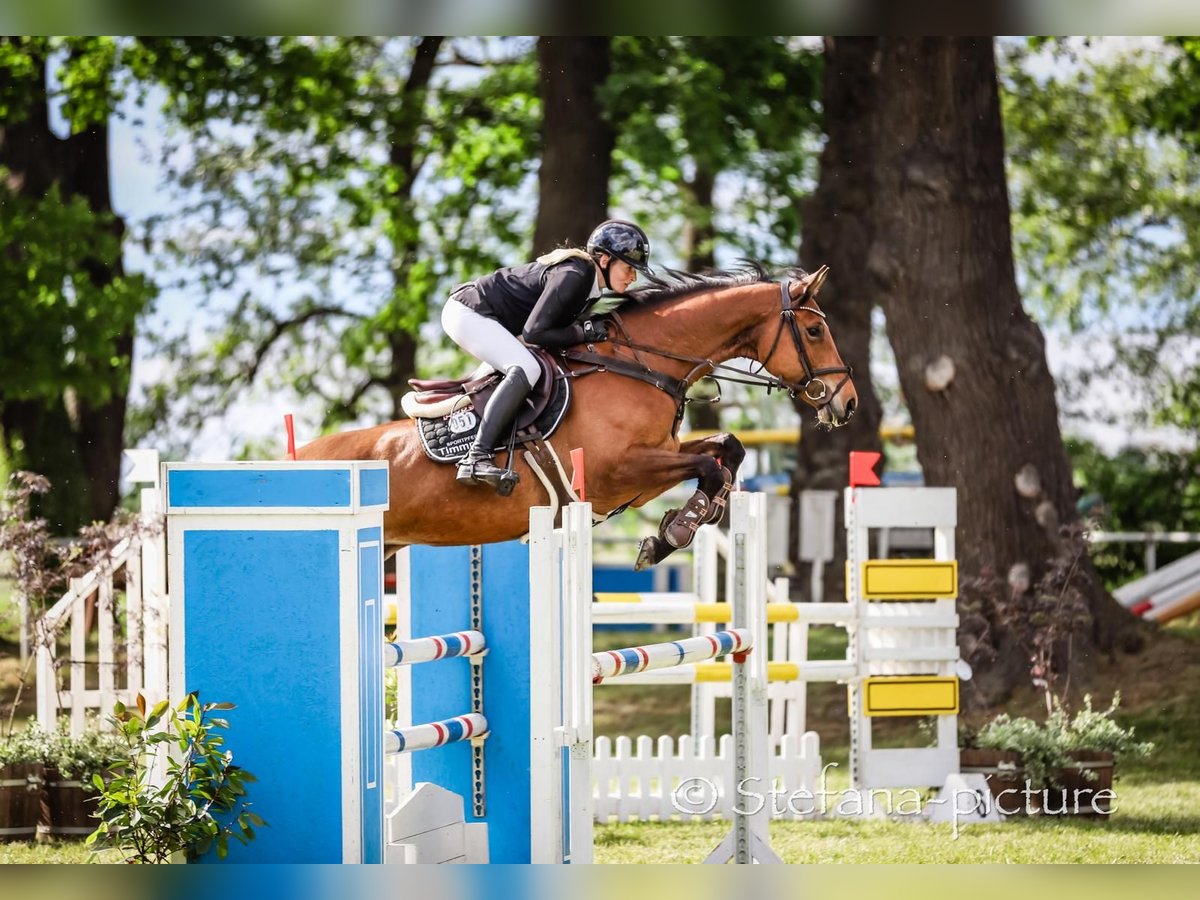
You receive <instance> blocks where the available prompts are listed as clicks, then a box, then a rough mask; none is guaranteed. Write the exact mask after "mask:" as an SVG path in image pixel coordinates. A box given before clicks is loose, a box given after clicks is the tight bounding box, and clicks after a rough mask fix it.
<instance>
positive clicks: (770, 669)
mask: <svg viewBox="0 0 1200 900" xmlns="http://www.w3.org/2000/svg"><path fill="white" fill-rule="evenodd" d="M695 666H696V670H695V671H696V678H695V681H696V683H697V684H698V683H700V682H701V681H731V680H732V679H733V666H732V665H731V664H729V663H719V662H715V663H696V664H695ZM664 671H670V670H669V669H667V670H664ZM799 680H800V666H799V665H798V664H797V663H790V662H768V663H767V681H799Z"/></svg>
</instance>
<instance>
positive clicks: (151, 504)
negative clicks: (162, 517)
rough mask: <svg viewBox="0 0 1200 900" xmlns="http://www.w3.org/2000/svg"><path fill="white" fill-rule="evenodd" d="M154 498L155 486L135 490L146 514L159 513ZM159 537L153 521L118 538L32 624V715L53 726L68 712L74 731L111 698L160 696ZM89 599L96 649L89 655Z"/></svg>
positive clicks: (163, 601) (163, 627) (162, 549)
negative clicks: (65, 645) (136, 534)
mask: <svg viewBox="0 0 1200 900" xmlns="http://www.w3.org/2000/svg"><path fill="white" fill-rule="evenodd" d="M159 502H160V501H159V495H158V492H157V491H156V490H154V489H146V490H143V491H142V515H143V517H145V518H146V519H147V521H154V520H156V519H157V518H158V515H159V509H160V507H159ZM165 540H166V539H165V536H164V535H163V533H162V530H161V528H154V529H151V530H150V531H149V532H148V533H147V534H146V535H144V536H142V537H140V538H126V539H125V540H123V541H121V542H120V543H118V544H117V546H116V547H114V548H113V550H112V551H111V553H109V555H108V557H107V559H105V560H104V561H103V562H102V563H101V564H100V565H98V566H97V567H96V568H94V569H93V570H92V571H90V572H88V573H87V574H86V575H84V576H83V577H82V578H72V579H71V581H70V588H69V589H68V591H67V592H66V593H65V594H64V595H63V596H62V598H61V599H60V600H59V601H58V602H57V603H55V604H54V606H52V607H51V608H50V609H49V610H48V611H47V612H46V613H45V615H43V616H42V617H41V618H40V619H39V620H38V621H37V622H36V623H35V628H34V637H35V652H36V654H37V718H38V722H39V723H40V724H41V726H42V727H43V728H44V729H47V730H52V729H54V728H56V727H57V726H58V718H59V715H60V714H61V713H63V712H69V714H70V727H71V733H72V734H79V733H81V732H82V731H83V729H84V727H85V725H86V724H87V718H88V713H89V712H94V713H96V715H97V718H98V719H99V721H100V722H101V724H103V722H104V720H105V718H106V717H107V716H108V715H109V713H111V712H112V708H113V705H114V704H115V703H116V702H117V701H118V700H120V701H121V702H123V703H127V704H128V703H132V702H133V701H134V700H135V699H136V697H137V695H138V693H143V694H146V695H147V699H148V700H149V701H150V702H152V703H153V702H157V701H158V700H161V699H164V698H166V696H167V621H168V612H167V594H166V566H165V562H166V543H165ZM122 579H123V583H124V587H123V589H121V587H120V585H121V583H122ZM93 603H94V610H95V627H96V631H97V640H98V652H97V657H96V659H89V658H88V637H89V631H90V630H91V625H92V622H91V621H90V620H89V618H90V617H89V615H88V608H89V606H91V605H92V604H93ZM68 627H69V629H70V654H69V656H68V657H67V658H66V659H61V658H59V656H58V643H59V637H60V635H61V634H62V633H63V631H64V630H65V629H67V628H68ZM64 673H65V674H66V678H65V679H64V678H63V677H62V676H63V674H64Z"/></svg>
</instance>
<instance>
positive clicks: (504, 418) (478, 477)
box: [455, 366, 532, 497]
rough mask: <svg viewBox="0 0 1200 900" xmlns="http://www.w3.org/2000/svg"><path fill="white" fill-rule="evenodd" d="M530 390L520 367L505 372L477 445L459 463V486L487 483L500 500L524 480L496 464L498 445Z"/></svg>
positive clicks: (476, 437)
mask: <svg viewBox="0 0 1200 900" xmlns="http://www.w3.org/2000/svg"><path fill="white" fill-rule="evenodd" d="M530 390H532V388H530V386H529V379H528V378H527V377H526V376H525V370H524V369H522V368H521V367H520V366H512V367H511V368H510V369H508V370H507V371H506V372H505V373H504V380H503V381H501V382H500V385H499V386H498V387H497V388H496V390H495V392H494V393H493V394H492V399H491V400H489V401H488V405H487V408H485V409H484V411H483V418H482V419H481V420H480V422H479V431H478V432H476V434H475V442H474V443H473V444H471V449H470V450H468V451H467V455H466V456H464V457H463V458H462V459H461V460H460V461H459V463H458V473H457V475H456V476H455V478H456V480H457V481H458V483H459V484H488V485H491V486H492V487H494V488H495V489H496V493H498V494H499V495H500V496H501V497H507V496H508V495H509V494H511V493H512V492H513V488H515V487H516V486H517V482H519V481H520V480H521V477H520V476H519V475H518V474H517V473H516V472H513V471H512V470H511V469H502V468H500V467H499V466H497V465H496V464H495V462H494V460H495V459H496V445H497V444H498V443H500V441H501V439H502V438H503V437H504V435H505V434H506V433H507V432H508V431H511V430H512V424H513V420H514V419H515V418H516V416H517V412H518V411H520V409H521V404H523V403H524V402H525V398H526V397H528V396H529V392H530Z"/></svg>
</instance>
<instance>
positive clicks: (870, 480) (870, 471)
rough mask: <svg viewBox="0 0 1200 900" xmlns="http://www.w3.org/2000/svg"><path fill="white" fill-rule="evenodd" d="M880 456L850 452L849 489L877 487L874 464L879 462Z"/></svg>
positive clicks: (858, 451) (861, 451)
mask: <svg viewBox="0 0 1200 900" xmlns="http://www.w3.org/2000/svg"><path fill="white" fill-rule="evenodd" d="M879 458H880V454H878V453H868V452H867V451H865V450H851V451H850V487H877V486H878V485H879V476H878V475H876V474H875V464H876V463H877V462H879Z"/></svg>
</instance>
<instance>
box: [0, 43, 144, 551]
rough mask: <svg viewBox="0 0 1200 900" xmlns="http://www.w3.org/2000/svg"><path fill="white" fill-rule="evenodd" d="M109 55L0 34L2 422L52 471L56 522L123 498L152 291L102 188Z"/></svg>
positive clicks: (38, 465)
mask: <svg viewBox="0 0 1200 900" xmlns="http://www.w3.org/2000/svg"><path fill="white" fill-rule="evenodd" d="M115 57H116V44H115V42H114V41H112V40H110V39H104V38H73V39H69V40H52V39H47V38H3V39H0V107H3V112H2V120H3V125H2V126H0V176H2V178H3V181H2V183H0V235H2V236H3V245H4V247H5V253H4V254H3V258H2V259H0V294H2V295H3V297H4V303H3V306H2V307H0V309H2V313H0V315H2V320H0V321H2V324H0V425H2V427H3V432H4V453H5V456H6V457H7V458H8V460H9V463H10V465H12V466H14V467H25V468H33V469H36V470H37V471H39V472H41V473H42V474H44V475H46V476H47V477H48V478H49V479H50V480H51V482H52V483H53V486H54V490H53V493H52V494H51V496H50V498H48V500H47V502H46V503H45V504H43V506H42V514H43V515H45V516H46V517H47V518H48V519H50V521H51V522H52V524H53V527H54V528H55V529H56V530H57V531H60V532H65V531H73V530H74V529H75V528H76V527H78V526H79V525H81V524H83V523H85V522H87V521H91V520H100V521H105V520H107V519H108V518H109V516H110V515H111V514H112V512H113V510H114V508H115V507H116V505H117V502H118V499H119V496H118V482H119V475H120V465H121V450H122V449H123V447H124V432H125V419H126V392H127V390H128V385H129V377H130V369H131V365H132V356H133V339H134V322H135V319H136V317H137V315H138V313H140V312H141V311H142V310H143V309H144V308H145V307H146V305H147V304H148V303H149V301H150V299H151V297H152V295H153V291H152V289H151V288H150V286H149V285H148V284H147V283H146V281H145V280H144V279H143V278H141V277H140V276H136V275H134V276H129V275H126V273H125V272H124V269H123V266H122V261H121V250H122V240H123V237H124V232H125V228H124V223H123V222H122V221H121V219H120V217H118V216H117V215H116V214H115V213H114V212H113V208H112V199H111V197H110V194H109V177H110V172H109V156H108V124H107V123H108V117H109V116H110V115H111V113H112V109H113V105H114V102H115V100H116V98H117V96H118V91H119V86H118V85H117V83H116V79H115V76H114V66H115ZM54 60H57V61H58V63H57V64H56V63H55V62H54ZM51 76H53V77H51ZM51 85H53V88H52V87H51ZM52 91H53V93H52ZM59 100H61V101H63V106H62V116H63V118H64V119H65V124H66V127H67V129H68V133H67V135H66V136H64V137H60V136H59V135H58V134H57V133H56V132H55V130H54V128H53V127H52V125H51V119H50V106H51V103H52V102H56V101H59Z"/></svg>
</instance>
